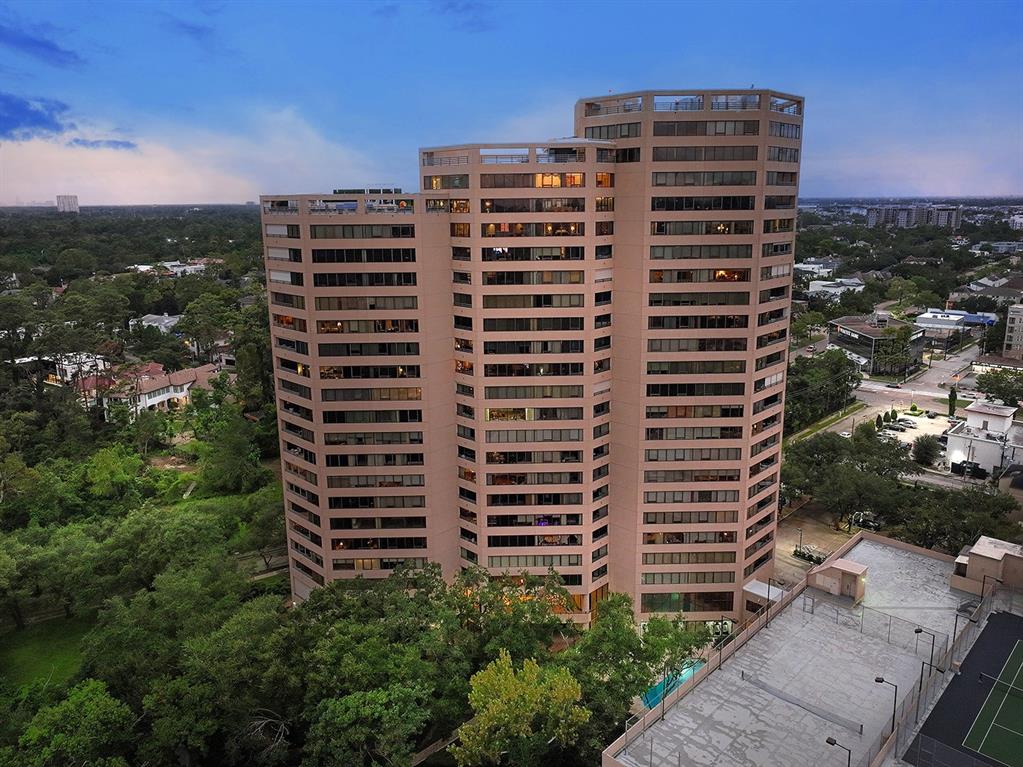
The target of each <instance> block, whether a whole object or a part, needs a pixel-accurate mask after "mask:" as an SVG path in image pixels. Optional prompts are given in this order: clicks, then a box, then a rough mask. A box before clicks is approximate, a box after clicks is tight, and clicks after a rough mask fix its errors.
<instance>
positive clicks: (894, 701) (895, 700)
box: [874, 676, 899, 734]
mask: <svg viewBox="0 0 1023 767" xmlns="http://www.w3.org/2000/svg"><path fill="white" fill-rule="evenodd" d="M874 681H875V682H877V683H878V684H890V685H891V686H892V687H894V688H895V696H894V697H893V698H892V733H893V734H894V732H895V711H896V708H897V707H898V705H899V686H898V685H897V684H895V682H889V681H888V680H887V679H885V678H884V677H883V676H876V677H874Z"/></svg>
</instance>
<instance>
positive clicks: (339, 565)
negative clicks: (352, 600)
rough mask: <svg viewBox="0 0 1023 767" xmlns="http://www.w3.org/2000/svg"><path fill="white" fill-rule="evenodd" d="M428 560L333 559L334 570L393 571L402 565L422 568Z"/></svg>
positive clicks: (410, 558)
mask: <svg viewBox="0 0 1023 767" xmlns="http://www.w3.org/2000/svg"><path fill="white" fill-rule="evenodd" d="M428 561H429V560H428V559H427V558H426V557H380V558H377V559H335V560H332V564H333V567H334V569H335V570H355V571H363V570H395V569H397V568H398V567H401V566H402V565H405V566H407V567H415V568H423V567H426V563H427V562H428Z"/></svg>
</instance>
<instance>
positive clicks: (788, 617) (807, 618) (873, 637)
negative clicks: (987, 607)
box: [603, 535, 977, 767]
mask: <svg viewBox="0 0 1023 767" xmlns="http://www.w3.org/2000/svg"><path fill="white" fill-rule="evenodd" d="M839 555H840V556H841V558H842V559H844V560H846V561H847V562H855V563H859V564H861V565H864V566H865V567H866V576H865V577H866V591H865V597H864V599H863V601H862V602H861V603H860V604H858V605H853V604H852V602H851V600H850V599H849V598H848V597H836V596H832V595H831V594H828V593H826V592H824V591H820V590H818V589H816V588H812V587H809V586H807V585H806V582H804V583H801V584H800V585H799V586H797V587H796V588H794V589H793V590H792V591H790V592H788V593H787V594H786V597H785V599H784V600H783V605H782V606H780V607H778V608H773V609H772V615H771V616H770V620H769V622H768V621H767V620H766V618H765V619H763V620H762V621H761V622H760V623H759V624H755V625H754V626H752V627H751V628H750V629H747V633H749V634H750V635H749V636H739V637H737V638H736V639H735V641H734V642H733V645H735V649H733V650H731V651H730V652H729V651H724V650H723V651H722V652H721V653H720V654H719V653H718V652H717V651H713V652H711V653H710V655H709V657H708V659H707V660H708V665H707V667H705V669H701V672H702V673H700V672H698V673H697V674H696V675H695V677H694V681H693V683H692V684H691V685H689V686H688V688H683V689H682V690H681V692H680V693H679V694H678V695H676V696H674V698H673V699H674V700H675V704H674V705H671V706H670V708H668V709H667V710H666V712H665V716H664V718H663V719H659V717H658V714H659V713H660V712H659V711H656V710H655V711H652V712H650V713H649V714H648V715H647V717H646V718H645V719H644V721H643V724H645V725H646V729H645V730H642V728H641V727H639V728H634V731H633V735H632V736H631V737H630V736H629V733H626V735H625V736H623V738H620V739H619V741H618V742H616V744H615V746H614V747H612V748H609V749H608V750H607V751H606V752H605V754H604V757H605V758H604V762H603V764H604V765H605V767H608V766H609V765H610V766H614V765H625V766H627V767H677V766H678V765H682V766H684V765H701V766H702V765H715V767H821V766H822V765H830V764H835V765H838V764H842V763H844V758H845V752H844V751H841V749H838V748H835V747H834V746H831V745H829V744H828V743H827V742H826V739H827V738H834V739H835V740H836V741H837V742H838V743H840V744H841V745H842V746H844V747H845V748H848V749H849V750H850V751H851V763H852V764H853V765H860V764H862V765H867V764H869V763H871V760H873V759H874V758H875V757H877V756H878V752H879V748H880V744H881V743H883V742H884V739H885V737H886V736H887V734H888V733H889V732H890V731H891V720H892V707H893V691H894V688H893V687H892V686H891V684H883V683H877V682H876V681H875V678H876V677H879V676H880V677H883V678H884V679H885V680H886V681H887V682H890V683H892V684H894V685H898V701H897V703H898V705H899V707H900V708H899V710H900V718H901V712H902V711H904V710H905V709H906V708H907V707H911V705H912V704H913V703H915V692H916V689H917V685H918V683H919V681H920V680H921V669H922V668H923V666H922V662H923V661H929V660H930V658H931V657H932V656H931V653H932V644H931V637H933V638H934V650H933V653H934V655H933V657H934V658H935V659H938V658H940V657H942V656H943V655H944V653H945V650H946V648H947V645H948V640H949V635H950V634H951V633H952V631H953V627H954V624H955V623H956V622H957V621H956V618H955V614H956V611H957V609H959V608H960V606H962V605H963V604H966V603H972V604H974V605H975V604H976V602H977V597H975V596H972V595H970V594H966V593H965V592H959V591H954V590H952V589H951V588H950V587H949V585H948V584H949V577H950V575H951V574H952V570H953V559H952V558H951V557H947V556H944V555H940V554H935V555H934V556H930V555H929V554H927V553H922V552H921V551H919V550H913V549H912V548H911V547H910V548H903V547H902V546H901V545H900V544H894V543H893V542H888V541H887V540H886V539H882V538H880V537H879V536H872V537H871V538H870V539H866V538H864V537H863V536H862V535H861V536H859V538H858V539H853V544H852V546H851V547H850V548H848V549H845V550H843V551H841V552H836V556H839ZM775 610H777V612H776V613H775ZM758 620H760V619H758ZM966 623H967V621H966V620H964V619H962V616H961V617H960V620H959V621H958V624H959V625H958V629H959V631H960V633H962V632H963V629H964V627H965V625H966ZM916 629H920V632H919V633H917V631H916ZM673 699H672V698H669V701H668V703H669V704H671V703H672V700H673ZM911 713H912V712H911ZM638 730H642V731H638ZM623 746H624V748H623Z"/></svg>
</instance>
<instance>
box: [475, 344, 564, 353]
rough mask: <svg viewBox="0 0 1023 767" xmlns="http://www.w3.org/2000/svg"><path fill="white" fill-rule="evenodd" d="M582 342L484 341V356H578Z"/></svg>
mask: <svg viewBox="0 0 1023 767" xmlns="http://www.w3.org/2000/svg"><path fill="white" fill-rule="evenodd" d="M582 351H583V342H582V341H484V342H483V353H484V354H578V353H580V352H582Z"/></svg>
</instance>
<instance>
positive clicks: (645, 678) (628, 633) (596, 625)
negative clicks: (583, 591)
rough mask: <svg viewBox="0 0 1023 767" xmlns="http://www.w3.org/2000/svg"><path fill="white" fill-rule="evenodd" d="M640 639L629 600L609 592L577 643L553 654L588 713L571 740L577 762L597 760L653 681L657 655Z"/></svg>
mask: <svg viewBox="0 0 1023 767" xmlns="http://www.w3.org/2000/svg"><path fill="white" fill-rule="evenodd" d="M645 639H646V637H645V635H644V636H641V635H640V632H639V631H638V627H637V626H636V621H635V613H634V611H633V608H632V600H631V599H629V597H628V596H627V595H625V594H610V595H609V596H608V597H607V598H606V599H604V600H603V601H602V602H600V604H598V605H597V606H596V609H595V611H594V616H593V621H592V623H591V625H590V628H589V629H588V630H587V631H584V632H583V633H582V636H580V637H579V641H578V642H576V643H575V644H574V645H573V646H572V647H570V648H569V649H567V650H565V651H564V652H562V653H561V654H559V655H558V656H557V658H556V661H557V663H559V664H561V665H563V666H564V667H565V668H567V669H568V670H569V671H570V672H571V674H572V676H573V677H574V678H575V679H576V680H578V682H579V684H580V687H581V690H582V702H583V705H585V706H586V708H587V709H589V710H590V711H591V712H592V715H591V716H590V719H589V721H588V722H586V723H585V724H584V725H583V726H582V727H581V729H580V734H579V738H578V740H577V741H576V746H575V751H576V754H577V758H578V763H579V764H596V763H597V762H598V761H599V759H600V753H601V751H603V749H604V747H605V746H606V745H607V744H608V743H609V742H610V741H611V740H613V739H614V738H615V737H617V734H618V733H619V731H620V728H621V725H622V722H624V721H625V719H626V718H627V717H628V715H629V709H630V707H631V706H632V701H633V699H635V698H636V697H637V696H639V695H641V694H642V693H643V692H645V691H646V690H647V689H648V688H649V687H650V685H651V684H653V681H654V674H655V664H656V662H657V661H658V660H659V659H660V658H659V657H658V656H659V653H658V652H657V651H656V650H654V648H652V647H651V646H650V645H649V644H648V643H647V642H646V641H645ZM658 649H659V648H658Z"/></svg>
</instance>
